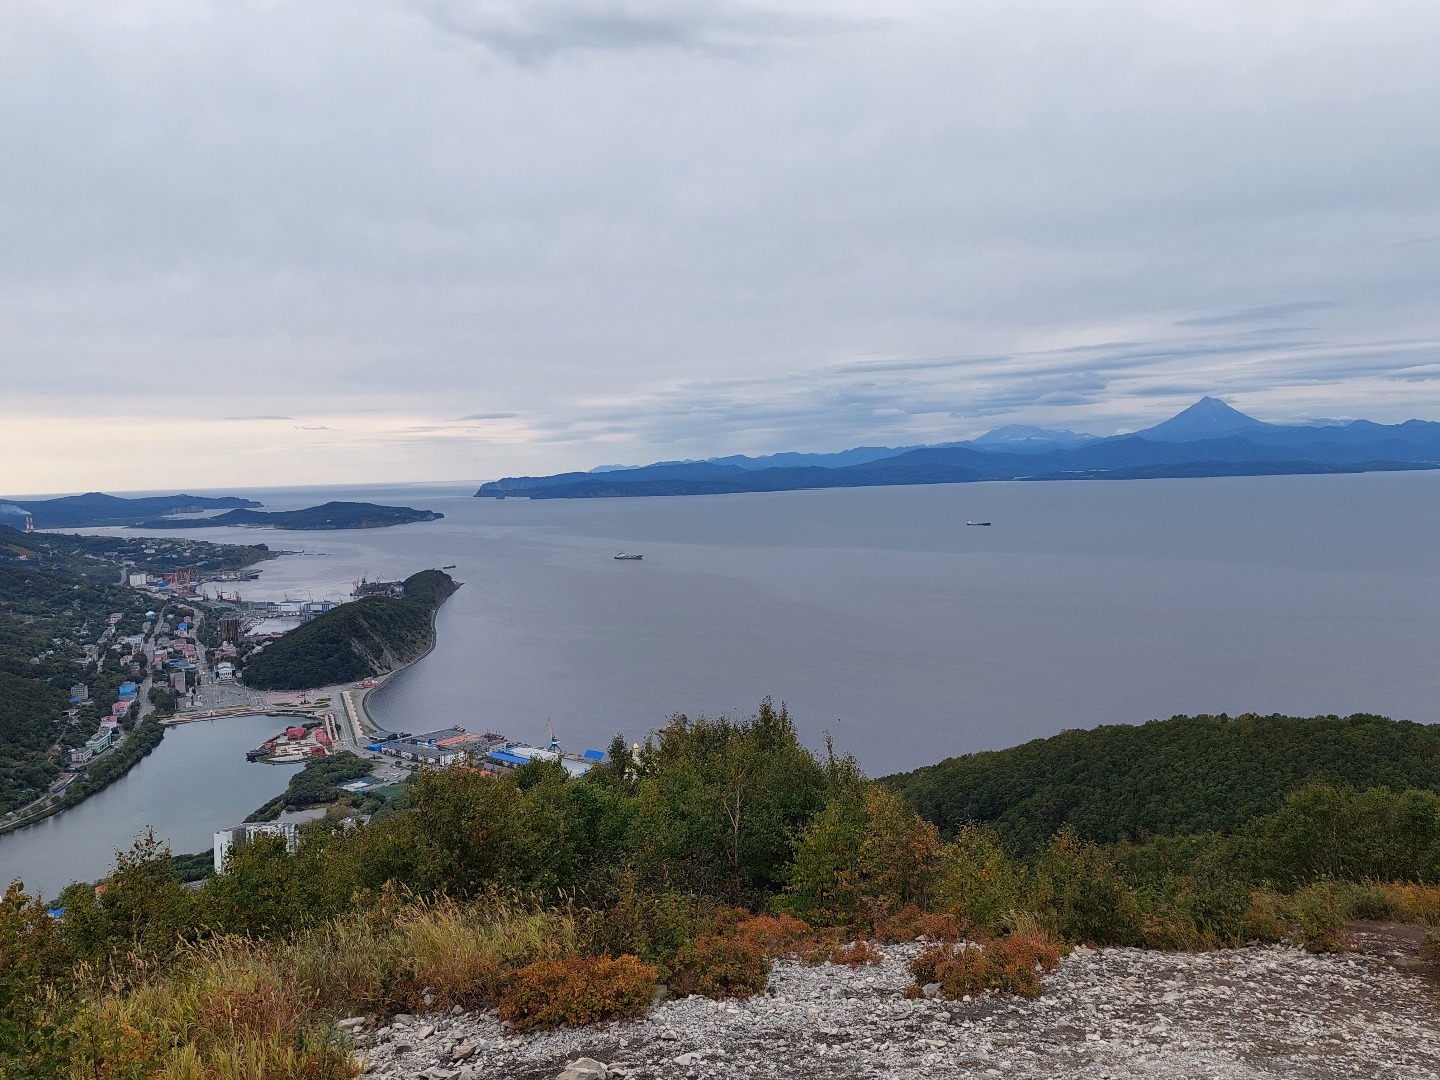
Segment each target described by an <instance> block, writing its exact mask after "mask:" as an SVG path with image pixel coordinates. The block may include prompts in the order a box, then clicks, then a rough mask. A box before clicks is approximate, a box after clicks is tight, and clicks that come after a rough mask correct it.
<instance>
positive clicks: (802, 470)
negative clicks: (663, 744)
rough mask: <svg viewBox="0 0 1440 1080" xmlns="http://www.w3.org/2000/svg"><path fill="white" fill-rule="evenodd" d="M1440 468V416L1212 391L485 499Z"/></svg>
mask: <svg viewBox="0 0 1440 1080" xmlns="http://www.w3.org/2000/svg"><path fill="white" fill-rule="evenodd" d="M1436 468H1440V423H1436V422H1434V421H1425V420H1407V421H1405V422H1404V423H1403V424H1376V423H1372V422H1371V421H1369V420H1354V421H1350V422H1348V423H1343V424H1314V425H1310V424H1269V423H1265V422H1264V421H1261V420H1256V419H1255V418H1254V417H1251V416H1247V415H1245V414H1244V413H1242V412H1240V411H1238V410H1236V409H1233V408H1231V407H1230V406H1229V405H1226V404H1225V403H1224V402H1223V401H1220V400H1218V399H1216V398H1212V397H1207V398H1202V399H1201V400H1200V401H1197V402H1196V403H1195V404H1194V405H1192V406H1190V407H1189V408H1188V409H1185V410H1184V411H1183V412H1181V413H1179V414H1178V415H1176V416H1174V417H1171V418H1170V419H1169V420H1166V421H1164V422H1163V423H1160V424H1156V425H1155V426H1154V427H1151V428H1146V429H1145V430H1143V431H1136V432H1132V433H1130V434H1127V435H1115V436H1110V437H1108V438H1098V437H1095V436H1090V435H1077V434H1076V433H1075V432H1071V431H1051V430H1048V429H1045V428H1029V427H1013V426H1012V427H1007V428H1000V429H998V430H997V431H992V432H989V433H987V434H985V435H982V436H980V437H979V438H977V439H973V440H970V441H967V442H954V443H940V444H937V445H933V446H912V447H898V448H888V447H858V448H856V449H854V450H847V451H844V452H842V453H838V454H793V453H785V454H774V455H770V456H767V457H755V458H751V457H743V456H741V457H727V458H712V459H710V460H707V461H666V462H659V463H657V464H654V465H645V466H641V467H638V468H605V469H601V470H596V471H592V472H574V473H559V474H556V475H553V476H514V477H506V478H505V479H502V480H494V481H491V482H490V483H487V484H484V485H482V486H481V488H480V490H478V491H477V492H476V493H475V496H476V497H477V498H500V499H503V498H507V497H511V496H519V497H523V498H530V499H597V498H618V497H626V496H654V495H718V494H728V493H736V492H750V491H798V490H802V489H807V488H842V487H891V486H901V485H915V484H963V483H973V482H975V481H979V480H1141V479H1152V478H1159V477H1192V476H1275V475H1298V474H1305V473H1349V472H1379V471H1394V470H1405V469H1436Z"/></svg>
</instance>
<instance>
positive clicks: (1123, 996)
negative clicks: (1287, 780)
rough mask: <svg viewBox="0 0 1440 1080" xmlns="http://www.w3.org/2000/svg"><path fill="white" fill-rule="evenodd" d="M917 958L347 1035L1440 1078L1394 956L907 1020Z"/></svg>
mask: <svg viewBox="0 0 1440 1080" xmlns="http://www.w3.org/2000/svg"><path fill="white" fill-rule="evenodd" d="M921 948H923V946H920V945H894V946H887V947H885V949H884V953H885V961H884V963H883V964H880V965H878V966H874V967H861V968H855V969H852V968H848V967H838V966H835V965H831V964H826V965H822V966H820V967H808V966H805V965H803V964H799V963H796V962H793V961H784V960H782V961H779V962H777V963H776V964H775V968H774V971H773V972H772V973H771V976H770V984H769V987H768V988H767V990H766V992H765V994H764V995H763V996H757V997H755V998H752V999H750V1000H748V1001H711V1000H708V999H705V998H698V997H691V998H685V999H683V1000H672V1001H665V1002H662V1003H661V1004H659V1005H657V1006H655V1007H654V1008H653V1009H651V1010H650V1013H649V1014H648V1016H647V1017H646V1018H645V1019H643V1020H638V1021H635V1022H633V1023H625V1024H610V1025H606V1026H603V1027H596V1028H582V1029H561V1030H557V1031H550V1032H541V1033H532V1034H527V1035H523V1036H520V1035H515V1034H512V1033H509V1032H508V1031H506V1030H505V1028H504V1026H503V1025H502V1024H501V1023H500V1022H499V1019H498V1017H496V1016H495V1014H494V1013H489V1014H483V1013H462V1012H455V1013H449V1014H439V1015H428V1016H417V1017H404V1016H402V1017H397V1018H394V1019H392V1020H389V1021H387V1022H383V1023H381V1024H380V1025H379V1026H378V1027H377V1026H371V1025H370V1024H369V1023H368V1022H361V1021H359V1020H358V1019H357V1020H356V1021H354V1022H353V1023H349V1024H348V1026H347V1027H345V1028H343V1029H344V1030H350V1031H352V1032H353V1033H354V1038H355V1043H356V1047H357V1055H359V1056H360V1057H361V1058H362V1060H363V1066H364V1069H365V1076H366V1077H373V1078H377V1080H378V1078H393V1080H401V1078H404V1080H411V1078H420V1077H424V1078H427V1080H478V1078H481V1077H503V1078H505V1080H556V1077H558V1076H560V1074H561V1073H562V1072H566V1070H567V1066H573V1067H571V1068H569V1071H568V1072H566V1077H567V1080H607V1078H614V1077H619V1078H621V1080H652V1078H654V1080H659V1078H666V1080H670V1078H677V1080H678V1078H684V1080H709V1078H712V1077H713V1078H720V1077H735V1078H751V1077H753V1078H769V1077H776V1078H782V1077H784V1078H788V1077H795V1078H802V1077H803V1078H806V1080H811V1078H836V1080H844V1078H852V1077H853V1078H860V1077H866V1078H869V1077H887V1078H888V1077H897V1078H915V1080H919V1078H925V1080H930V1078H934V1077H954V1078H957V1080H970V1078H974V1080H989V1078H992V1077H1013V1078H1030V1077H1034V1078H1040V1077H1044V1078H1046V1080H1050V1078H1054V1077H1076V1078H1085V1080H1101V1078H1114V1080H1120V1078H1123V1080H1140V1078H1148V1077H1154V1078H1156V1080H1159V1078H1162V1077H1163V1078H1165V1080H1173V1078H1177V1077H1184V1078H1191V1077H1196V1078H1198V1077H1213V1078H1216V1080H1259V1078H1275V1080H1281V1078H1284V1080H1309V1078H1322V1077H1323V1078H1340V1077H1345V1078H1351V1077H1361V1076H1363V1077H1366V1078H1367V1080H1389V1078H1396V1080H1400V1078H1405V1080H1410V1078H1414V1080H1422V1078H1423V1080H1434V1078H1435V1077H1437V1076H1440V993H1437V990H1436V987H1435V984H1434V983H1433V982H1431V981H1428V980H1427V979H1425V978H1424V977H1422V976H1420V975H1418V974H1415V973H1413V972H1410V971H1405V970H1398V969H1397V967H1396V966H1395V964H1394V963H1393V962H1392V959H1391V958H1388V957H1387V956H1386V955H1384V954H1383V952H1381V951H1380V950H1376V952H1375V954H1374V955H1366V954H1356V953H1349V954H1342V955H1331V956H1312V955H1310V954H1308V953H1305V952H1302V951H1300V950H1297V949H1290V948H1284V947H1278V946H1275V947H1252V948H1245V949H1234V950H1227V951H1221V952H1211V953H1198V954H1185V953H1162V952H1149V951H1144V950H1140V949H1106V950H1103V951H1100V952H1095V951H1092V950H1088V949H1078V950H1076V951H1075V952H1074V953H1072V954H1071V955H1070V956H1068V957H1066V958H1065V959H1064V961H1062V963H1061V965H1060V968H1059V970H1057V971H1055V972H1053V973H1051V974H1049V975H1047V976H1046V977H1045V994H1044V996H1043V997H1041V998H1040V999H1039V1000H1036V1001H1024V1000H1020V999H1015V998H1005V997H998V996H996V995H993V994H986V995H982V996H980V997H978V998H976V999H974V1000H970V1001H930V1000H924V999H921V1000H914V1001H911V1000H908V999H906V998H905V997H904V996H903V995H904V991H905V988H906V987H907V986H909V984H910V976H909V973H908V972H907V970H906V966H905V965H906V963H907V962H908V961H909V960H910V959H911V958H912V957H914V956H915V955H916V954H917V953H918V952H919V951H920V950H921ZM581 1058H589V1059H592V1060H591V1061H590V1062H582V1061H580V1060H579V1059H581ZM602 1070H603V1072H602Z"/></svg>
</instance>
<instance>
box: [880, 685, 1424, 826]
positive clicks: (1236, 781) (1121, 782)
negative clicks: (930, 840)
mask: <svg viewBox="0 0 1440 1080" xmlns="http://www.w3.org/2000/svg"><path fill="white" fill-rule="evenodd" d="M881 782H882V783H883V784H884V785H885V786H887V787H889V788H890V789H891V790H893V791H896V792H898V793H899V794H900V795H901V796H903V797H904V799H905V800H906V802H908V803H909V804H910V806H911V807H912V808H913V809H914V810H915V811H916V812H917V813H919V814H920V815H921V816H922V817H925V818H927V819H928V820H930V821H932V822H934V823H935V824H936V825H937V826H939V828H940V829H941V830H942V831H943V832H945V833H947V834H950V833H953V832H954V831H955V830H956V829H958V828H959V827H961V826H962V825H966V824H970V823H987V824H991V825H993V826H994V827H995V829H996V830H997V831H998V832H999V834H1000V835H1001V836H1002V837H1003V838H1004V840H1005V841H1006V843H1007V844H1008V845H1010V846H1012V847H1013V848H1014V849H1015V850H1017V851H1020V852H1027V853H1028V852H1033V851H1037V850H1039V849H1040V848H1041V847H1043V846H1044V845H1045V844H1046V843H1048V842H1049V840H1050V838H1051V837H1052V836H1054V835H1055V833H1056V832H1057V831H1058V830H1060V829H1061V828H1062V827H1064V826H1066V825H1069V826H1072V827H1073V828H1074V829H1075V830H1076V831H1077V832H1078V833H1079V834H1080V836H1081V837H1083V838H1085V839H1088V840H1094V841H1096V842H1097V843H1102V844H1108V843H1114V842H1116V841H1120V840H1140V839H1144V838H1146V837H1147V836H1152V835H1174V834H1179V833H1200V832H1211V831H1220V832H1232V831H1234V830H1235V829H1237V828H1239V827H1240V826H1241V825H1243V824H1244V823H1245V822H1247V821H1249V820H1250V819H1252V818H1255V817H1259V816H1261V815H1263V814H1269V813H1271V812H1273V811H1275V810H1276V809H1277V808H1279V806H1280V805H1281V803H1282V802H1283V801H1284V799H1285V797H1286V796H1287V795H1288V794H1289V793H1290V792H1292V791H1294V790H1296V789H1297V788H1300V787H1301V786H1303V785H1305V784H1307V783H1324V784H1330V785H1333V786H1337V787H1352V788H1357V789H1361V790H1363V789H1366V788H1373V787H1380V786H1386V787H1390V788H1392V789H1394V790H1397V791H1399V790H1403V789H1405V788H1422V789H1429V790H1440V726H1435V725H1426V724H1415V723H1410V722H1406V721H1395V720H1390V719H1387V718H1386V717H1383V716H1372V715H1369V714H1364V713H1361V714H1357V715H1354V716H1347V717H1340V716H1316V717H1309V718H1301V717H1293V716H1256V715H1253V714H1248V713H1247V714H1245V715H1243V716H1238V717H1234V718H1231V717H1228V716H1224V715H1221V716H1176V717H1172V718H1171V719H1169V720H1152V721H1151V722H1149V723H1147V724H1142V725H1140V726H1138V727H1136V726H1129V725H1122V724H1111V725H1107V726H1105V727H1099V728H1095V729H1093V730H1089V731H1066V732H1062V733H1061V734H1059V735H1055V736H1053V737H1051V738H1048V739H1036V740H1035V741H1033V742H1028V743H1025V744H1024V745H1022V746H1016V747H1011V748H1010V749H1007V750H992V751H987V752H984V753H978V754H967V755H965V756H964V757H954V758H947V759H946V760H945V761H942V762H940V763H939V764H936V765H929V766H926V767H924V768H920V769H916V770H915V771H914V772H910V773H901V774H898V775H895V776H889V777H885V778H884V779H883V780H882V781H881Z"/></svg>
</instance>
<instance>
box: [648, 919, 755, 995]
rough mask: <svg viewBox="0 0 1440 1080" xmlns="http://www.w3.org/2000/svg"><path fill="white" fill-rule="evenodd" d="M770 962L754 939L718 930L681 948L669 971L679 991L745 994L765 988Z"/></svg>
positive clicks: (674, 985)
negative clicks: (727, 935) (741, 937)
mask: <svg viewBox="0 0 1440 1080" xmlns="http://www.w3.org/2000/svg"><path fill="white" fill-rule="evenodd" d="M769 976H770V963H769V961H767V960H766V959H765V954H764V953H763V952H762V951H761V950H760V949H759V948H758V947H757V946H756V945H754V944H753V943H750V942H747V941H743V940H740V939H737V938H734V937H724V936H722V935H720V934H701V935H700V936H699V937H698V938H696V939H695V940H694V941H692V942H690V943H689V944H688V945H686V946H684V947H683V948H681V950H680V952H679V953H678V954H677V955H676V957H675V963H674V966H673V967H672V969H671V972H670V983H669V986H670V989H671V990H672V991H673V992H674V993H676V994H679V995H682V996H683V995H687V994H701V995H703V996H704V997H710V998H722V997H738V998H746V997H750V996H751V995H753V994H758V993H760V992H761V991H762V990H764V989H765V983H766V982H767V980H768V979H769Z"/></svg>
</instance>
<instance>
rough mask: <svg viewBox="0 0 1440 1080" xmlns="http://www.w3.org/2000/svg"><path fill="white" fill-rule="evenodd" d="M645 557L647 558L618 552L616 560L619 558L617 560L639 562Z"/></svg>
mask: <svg viewBox="0 0 1440 1080" xmlns="http://www.w3.org/2000/svg"><path fill="white" fill-rule="evenodd" d="M644 557H645V556H644V555H630V554H627V553H625V552H623V551H618V552H616V553H615V558H617V559H624V560H625V561H626V562H638V561H639V560H640V559H643V558H644Z"/></svg>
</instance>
